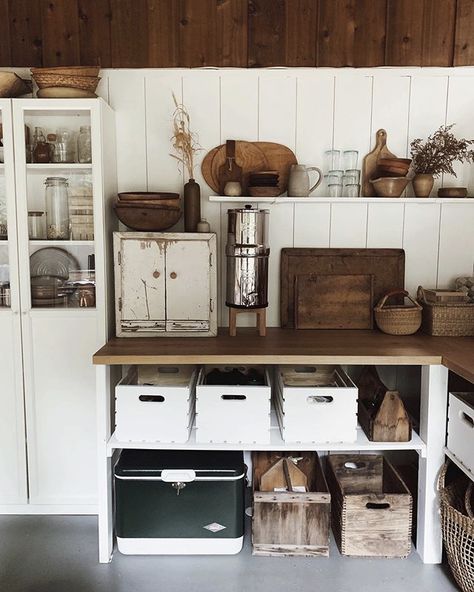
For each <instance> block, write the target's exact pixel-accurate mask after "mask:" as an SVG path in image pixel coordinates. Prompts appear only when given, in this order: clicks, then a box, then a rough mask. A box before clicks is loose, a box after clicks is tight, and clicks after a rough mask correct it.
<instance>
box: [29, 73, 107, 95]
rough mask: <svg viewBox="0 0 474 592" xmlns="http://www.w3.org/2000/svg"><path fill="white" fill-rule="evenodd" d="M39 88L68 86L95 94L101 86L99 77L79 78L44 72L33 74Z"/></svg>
mask: <svg viewBox="0 0 474 592" xmlns="http://www.w3.org/2000/svg"><path fill="white" fill-rule="evenodd" d="M33 78H34V79H35V82H36V84H37V85H38V88H49V87H51V86H54V87H57V86H66V87H68V88H80V89H81V90H87V91H89V92H95V89H96V88H97V85H98V84H99V80H100V78H99V77H95V76H78V75H76V74H70V75H68V74H48V73H44V72H35V73H34V74H33Z"/></svg>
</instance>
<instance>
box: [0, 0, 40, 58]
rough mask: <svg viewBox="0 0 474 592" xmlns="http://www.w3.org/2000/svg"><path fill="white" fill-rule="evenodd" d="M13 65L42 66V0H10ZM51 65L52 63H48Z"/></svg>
mask: <svg viewBox="0 0 474 592" xmlns="http://www.w3.org/2000/svg"><path fill="white" fill-rule="evenodd" d="M9 18H10V39H11V62H10V64H4V65H11V66H41V64H42V63H43V56H42V33H41V8H40V0H9ZM48 65H51V64H48Z"/></svg>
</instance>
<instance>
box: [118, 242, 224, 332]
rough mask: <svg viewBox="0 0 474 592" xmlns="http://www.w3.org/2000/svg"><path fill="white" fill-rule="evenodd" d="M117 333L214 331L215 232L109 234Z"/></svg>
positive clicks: (215, 290)
mask: <svg viewBox="0 0 474 592" xmlns="http://www.w3.org/2000/svg"><path fill="white" fill-rule="evenodd" d="M114 264H115V303H116V304H115V306H116V329H117V336H118V337H134V336H144V335H147V336H150V337H153V336H163V337H168V336H173V337H186V336H201V337H213V336H215V335H217V264H216V235H215V234H213V233H202V234H201V233H166V232H159V233H149V232H116V233H114Z"/></svg>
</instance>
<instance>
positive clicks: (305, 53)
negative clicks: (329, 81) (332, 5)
mask: <svg viewBox="0 0 474 592" xmlns="http://www.w3.org/2000/svg"><path fill="white" fill-rule="evenodd" d="M318 4H319V3H318V0H287V2H286V40H285V41H286V60H285V65H286V66H306V67H311V66H315V65H316V48H317V41H318V39H317V35H318Z"/></svg>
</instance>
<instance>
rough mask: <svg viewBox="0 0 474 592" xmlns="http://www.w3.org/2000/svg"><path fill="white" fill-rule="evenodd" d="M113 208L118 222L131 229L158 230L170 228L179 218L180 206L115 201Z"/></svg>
mask: <svg viewBox="0 0 474 592" xmlns="http://www.w3.org/2000/svg"><path fill="white" fill-rule="evenodd" d="M114 209H115V213H116V215H117V218H118V219H119V220H120V222H122V224H125V226H128V228H131V229H132V230H141V231H147V232H159V231H161V230H167V229H168V228H171V227H172V226H174V225H175V224H176V223H177V222H178V220H179V219H180V218H181V208H179V207H176V206H167V205H156V206H155V205H141V204H140V203H119V202H118V201H116V202H115V204H114Z"/></svg>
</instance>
